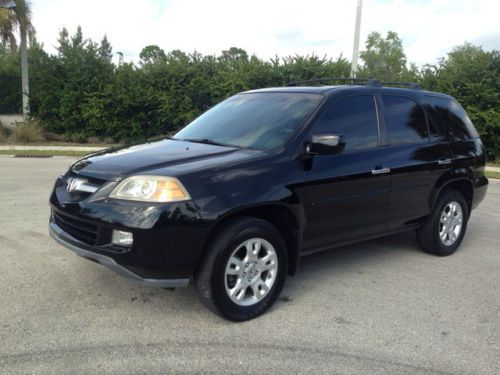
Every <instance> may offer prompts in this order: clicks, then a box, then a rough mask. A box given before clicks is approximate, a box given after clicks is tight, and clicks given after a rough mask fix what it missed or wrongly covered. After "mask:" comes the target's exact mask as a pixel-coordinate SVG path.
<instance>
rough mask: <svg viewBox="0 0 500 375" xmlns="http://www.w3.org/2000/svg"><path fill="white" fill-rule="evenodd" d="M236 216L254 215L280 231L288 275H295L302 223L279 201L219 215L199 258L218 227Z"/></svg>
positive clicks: (295, 214) (291, 210) (205, 250)
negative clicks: (285, 254)
mask: <svg viewBox="0 0 500 375" xmlns="http://www.w3.org/2000/svg"><path fill="white" fill-rule="evenodd" d="M237 217H255V218H259V219H262V220H266V221H268V222H270V223H271V224H273V225H274V226H275V227H276V229H277V230H278V231H279V232H280V233H281V235H282V236H283V239H284V241H285V243H286V247H287V252H288V275H290V276H293V275H295V273H296V271H297V268H298V263H299V258H300V256H299V255H300V249H301V246H302V224H301V221H300V220H299V218H298V215H297V213H296V212H294V210H293V209H292V208H291V207H289V206H287V205H284V204H279V203H269V204H258V205H252V206H247V207H242V208H239V209H236V210H232V211H230V212H228V213H226V214H225V215H223V216H221V217H220V218H219V219H218V220H217V221H216V222H215V223H214V224H213V226H212V229H211V231H210V233H209V235H208V237H207V239H206V241H205V244H204V246H203V252H202V256H201V258H200V259H203V257H205V256H206V252H207V251H208V246H209V244H210V242H211V241H212V239H213V238H214V237H215V236H216V235H217V234H218V232H219V230H220V228H222V227H223V226H224V225H225V224H226V223H228V222H229V221H231V220H233V219H235V218H237Z"/></svg>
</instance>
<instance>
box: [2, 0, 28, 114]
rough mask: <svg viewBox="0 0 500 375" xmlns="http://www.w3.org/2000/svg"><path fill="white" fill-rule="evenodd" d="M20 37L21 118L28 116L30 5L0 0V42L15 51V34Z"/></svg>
mask: <svg viewBox="0 0 500 375" xmlns="http://www.w3.org/2000/svg"><path fill="white" fill-rule="evenodd" d="M18 30H19V35H20V37H21V43H20V50H21V81H22V92H23V116H24V118H27V117H28V116H29V81H28V43H27V39H28V38H31V37H32V36H33V35H34V32H35V30H34V28H33V25H32V24H31V4H30V2H29V0H0V42H1V43H2V44H8V45H9V46H10V49H11V51H13V52H14V51H15V50H16V49H17V41H16V36H15V32H16V31H18Z"/></svg>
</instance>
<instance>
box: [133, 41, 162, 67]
mask: <svg viewBox="0 0 500 375" xmlns="http://www.w3.org/2000/svg"><path fill="white" fill-rule="evenodd" d="M139 57H140V58H141V64H142V65H152V64H157V63H160V62H163V61H165V59H166V58H167V56H166V55H165V51H163V50H162V49H161V48H160V47H158V46H157V45H154V44H153V45H149V46H146V47H144V48H143V49H142V51H141V53H140V55H139Z"/></svg>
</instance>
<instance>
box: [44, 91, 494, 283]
mask: <svg viewBox="0 0 500 375" xmlns="http://www.w3.org/2000/svg"><path fill="white" fill-rule="evenodd" d="M270 91H272V92H307V93H315V94H318V95H322V96H323V100H322V103H321V105H320V107H319V108H318V109H317V110H316V112H315V113H314V114H313V115H312V116H311V117H309V118H308V119H307V120H306V121H304V123H303V124H301V125H300V127H299V128H298V129H297V131H296V132H295V133H294V134H292V135H291V136H290V138H289V140H288V142H287V143H286V144H285V146H284V147H281V148H279V149H273V150H268V151H261V150H255V149H245V148H237V147H225V146H216V145H210V144H201V143H193V142H185V141H179V140H169V139H165V140H160V141H155V142H150V143H145V144H142V145H136V146H132V147H128V148H127V147H125V148H120V149H114V150H110V151H107V152H101V153H98V154H95V155H91V156H88V157H86V158H84V159H82V160H80V161H78V162H76V163H75V164H74V165H73V166H72V167H71V168H70V170H69V171H68V172H67V173H66V174H65V175H64V176H62V177H60V178H59V179H58V180H57V181H56V183H55V186H54V190H53V193H52V195H51V198H50V204H51V207H52V216H51V223H52V225H57V223H54V214H55V213H58V214H59V215H61V216H62V217H63V218H64V215H65V217H66V218H67V219H68V224H67V225H74V226H76V227H78V226H80V227H81V228H83V229H85V228H96V229H95V230H96V236H97V237H96V240H95V242H94V243H92V244H91V245H92V246H93V247H92V248H93V251H95V252H96V253H100V254H105V255H106V256H109V257H111V258H113V259H114V260H115V261H116V262H117V263H119V264H120V265H122V266H124V267H126V268H129V269H130V270H132V271H133V272H135V273H137V274H139V275H142V276H143V277H147V278H158V279H166V278H173V279H175V278H189V277H191V276H192V275H193V273H194V272H195V270H196V268H197V266H198V264H199V262H200V260H201V259H202V257H203V254H204V250H205V248H206V244H207V242H208V241H209V240H210V236H211V235H213V233H214V231H216V230H217V228H218V226H219V225H220V224H221V223H222V222H223V221H224V220H226V219H228V218H230V217H233V216H235V215H258V216H260V217H262V216H264V217H266V215H269V220H270V221H272V222H273V223H274V224H275V225H277V226H278V228H279V229H280V230H281V231H282V232H283V234H284V236H285V237H286V239H287V243H288V245H289V249H290V252H291V254H290V255H291V256H290V258H291V268H290V273H292V274H293V273H294V272H295V267H296V264H297V259H298V257H299V256H300V255H302V254H307V253H311V252H314V251H319V250H323V249H328V248H331V247H334V246H338V245H341V244H345V243H349V242H356V241H360V240H363V239H368V238H372V237H378V236H382V235H384V234H388V233H392V232H395V231H400V230H405V229H408V228H413V227H415V226H417V225H418V224H419V223H420V222H422V221H423V220H424V219H425V218H426V216H427V215H428V214H429V213H430V212H431V210H432V207H433V204H434V202H435V200H436V198H437V196H438V195H439V193H440V192H441V191H442V189H443V188H445V187H446V186H453V187H454V188H456V189H463V191H464V194H466V195H467V199H468V200H469V202H470V204H471V207H472V208H474V207H476V206H477V205H478V204H479V202H480V201H481V200H482V199H483V197H484V195H485V193H486V188H487V184H488V181H487V179H486V178H485V177H484V165H485V153H484V149H483V146H482V143H481V141H480V139H479V138H477V137H474V136H471V137H470V138H468V139H461V140H455V139H451V136H450V133H449V132H448V130H447V129H446V125H445V124H443V120H442V119H441V117H439V116H437V114H436V113H437V111H438V109H437V107H435V106H434V104H433V103H431V102H430V101H429V100H428V99H427V96H428V95H432V96H433V97H438V98H440V99H443V100H451V99H450V98H449V97H448V96H446V95H442V94H435V93H428V92H425V91H420V90H406V89H395V88H375V87H359V86H337V87H332V86H329V87H321V88H310V87H309V88H300V87H293V88H279V89H266V90H261V91H254V92H262V93H266V92H270ZM357 95H363V96H371V97H372V98H373V101H374V103H376V111H377V138H378V140H377V146H376V147H371V148H366V149H362V148H361V149H354V150H349V149H348V148H347V149H346V150H345V151H342V150H340V151H339V152H338V153H336V154H330V155H309V154H307V153H306V151H305V148H306V147H305V146H306V144H307V142H309V141H310V140H311V139H312V135H313V134H314V133H315V120H316V119H317V118H318V117H320V116H321V114H322V113H323V112H325V111H327V110H328V108H330V106H331V105H333V104H334V103H335V102H337V101H338V100H340V99H343V98H345V97H348V96H357ZM382 95H392V96H401V97H405V98H410V99H411V100H412V101H414V102H415V105H416V106H418V108H419V109H420V110H423V113H425V116H424V117H422V116H421V115H420V116H419V118H418V121H425V122H426V123H425V124H424V127H423V129H424V130H425V126H427V127H428V128H429V129H430V134H429V136H428V137H427V139H424V140H423V141H421V142H419V143H416V144H414V143H409V144H394V145H391V144H390V139H391V138H390V134H389V133H388V130H387V127H386V115H387V114H386V113H385V109H384V106H383V100H382ZM441 110H442V109H441ZM415 121H417V120H415ZM352 126H353V127H356V126H357V124H356V121H355V119H353V123H352ZM410 126H411V125H410ZM419 126H420V128H419V129H422V123H420V124H419ZM443 129H444V130H443ZM334 130H335V129H332V132H334ZM322 131H324V124H323V125H322ZM420 131H421V130H420ZM347 141H348V140H347ZM383 169H388V170H389V172H388V173H379V172H380V171H381V170H383ZM374 171H375V172H374ZM377 171H378V172H377ZM141 174H147V175H160V176H173V177H177V178H178V179H179V180H180V181H181V183H182V184H183V185H184V187H185V188H186V190H187V191H188V192H189V194H190V196H191V198H192V200H190V201H187V202H180V203H168V204H158V203H138V202H131V201H123V200H114V199H110V198H108V195H109V193H110V192H111V190H112V189H113V188H114V187H115V186H116V184H117V183H118V182H119V181H121V180H122V179H124V178H126V177H128V176H131V175H141ZM74 176H80V177H83V178H87V179H88V180H89V182H92V183H94V184H96V185H99V186H100V189H99V190H98V191H97V192H96V193H94V194H88V193H80V194H78V193H76V194H75V193H69V192H67V191H66V186H67V179H68V178H69V177H74ZM450 184H451V185H450ZM271 216H272V217H271ZM78 223H80V224H78ZM112 229H121V230H126V231H130V232H133V234H134V245H133V247H132V249H130V250H124V249H120V248H116V247H113V246H111V245H110V243H109V242H110V236H111V231H112ZM68 230H71V228H69V227H68ZM92 230H94V229H92ZM74 233H78V232H77V230H76V229H75V230H74ZM90 241H93V240H92V239H91V240H90Z"/></svg>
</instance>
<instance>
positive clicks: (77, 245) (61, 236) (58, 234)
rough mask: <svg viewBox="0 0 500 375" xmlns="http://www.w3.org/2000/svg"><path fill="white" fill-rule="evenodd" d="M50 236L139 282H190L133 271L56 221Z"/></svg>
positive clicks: (161, 284)
mask: <svg viewBox="0 0 500 375" xmlns="http://www.w3.org/2000/svg"><path fill="white" fill-rule="evenodd" d="M49 233H50V236H51V237H52V238H53V239H54V240H55V241H56V242H58V243H59V244H60V245H62V246H64V247H66V248H67V249H69V250H71V251H73V252H74V253H76V254H77V255H79V256H81V257H83V258H86V259H89V260H92V261H95V262H97V263H100V264H102V265H104V266H106V267H108V268H109V269H111V270H112V271H114V272H116V273H117V274H119V275H121V276H123V277H125V278H127V279H129V280H130V281H133V282H135V283H138V284H142V285H147V286H154V287H160V288H177V287H183V286H186V285H188V284H189V278H182V279H149V278H144V277H142V276H140V275H138V274H137V273H135V272H133V271H131V270H130V269H127V268H125V267H124V266H121V265H120V264H118V263H117V262H116V261H115V260H114V259H113V258H111V257H109V256H106V255H103V254H99V253H96V252H95V250H94V249H93V247H92V246H90V245H88V244H86V243H84V242H81V241H79V240H77V239H76V238H74V237H72V236H71V235H69V234H68V233H66V232H64V231H63V230H62V229H61V228H60V227H59V226H58V225H57V224H56V223H54V222H50V224H49Z"/></svg>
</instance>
